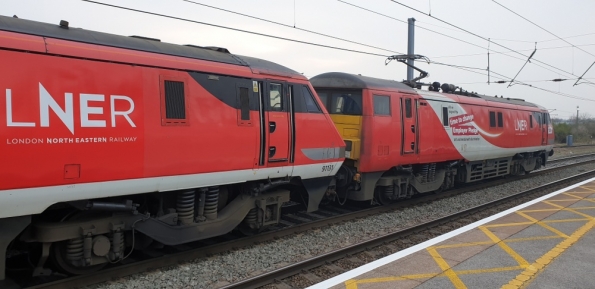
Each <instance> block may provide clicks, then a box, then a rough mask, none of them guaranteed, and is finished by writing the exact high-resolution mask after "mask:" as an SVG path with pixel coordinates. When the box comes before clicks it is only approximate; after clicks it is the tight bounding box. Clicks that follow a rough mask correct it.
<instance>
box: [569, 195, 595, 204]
mask: <svg viewBox="0 0 595 289" xmlns="http://www.w3.org/2000/svg"><path fill="white" fill-rule="evenodd" d="M564 194H565V195H568V196H571V197H575V198H579V199H581V200H583V201H587V202H591V203H595V200H593V199H590V198H581V197H579V196H575V195H573V194H570V193H564ZM587 194H591V193H587Z"/></svg>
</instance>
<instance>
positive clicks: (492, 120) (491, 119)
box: [490, 111, 496, 127]
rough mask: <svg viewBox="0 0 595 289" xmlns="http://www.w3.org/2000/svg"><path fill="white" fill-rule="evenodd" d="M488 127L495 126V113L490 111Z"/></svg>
mask: <svg viewBox="0 0 595 289" xmlns="http://www.w3.org/2000/svg"><path fill="white" fill-rule="evenodd" d="M490 127H496V113H495V112H493V111H490Z"/></svg>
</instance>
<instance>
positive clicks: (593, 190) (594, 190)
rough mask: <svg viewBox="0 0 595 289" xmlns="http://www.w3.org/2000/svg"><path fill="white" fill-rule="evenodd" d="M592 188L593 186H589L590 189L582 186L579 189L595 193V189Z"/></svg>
mask: <svg viewBox="0 0 595 289" xmlns="http://www.w3.org/2000/svg"><path fill="white" fill-rule="evenodd" d="M590 187H591V186H589V187H587V186H581V187H579V188H581V189H585V190H589V191H592V192H595V189H591V188H590ZM594 187H595V186H594ZM583 193H584V192H583Z"/></svg>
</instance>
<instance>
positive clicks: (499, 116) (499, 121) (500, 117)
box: [498, 112, 504, 127]
mask: <svg viewBox="0 0 595 289" xmlns="http://www.w3.org/2000/svg"><path fill="white" fill-rule="evenodd" d="M498 127H504V119H503V118H502V113H501V112H499V113H498Z"/></svg>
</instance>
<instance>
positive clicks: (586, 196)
mask: <svg viewBox="0 0 595 289" xmlns="http://www.w3.org/2000/svg"><path fill="white" fill-rule="evenodd" d="M593 227H595V178H593V179H590V180H587V181H583V182H580V183H578V184H575V185H572V186H570V187H567V188H564V189H562V190H558V191H556V192H553V193H551V194H548V195H546V196H543V197H540V198H538V199H535V200H532V201H530V202H527V203H525V204H522V205H519V206H516V207H514V208H511V209H509V210H506V211H504V212H501V213H498V214H496V215H493V216H490V217H488V218H485V219H482V220H479V221H477V222H474V223H472V224H469V225H467V226H465V227H462V228H459V229H457V230H454V231H451V232H449V233H447V234H444V235H441V236H439V237H436V238H434V239H431V240H428V241H426V242H423V243H420V244H417V245H415V246H413V247H410V248H407V249H405V250H402V251H399V252H397V253H394V254H392V255H389V256H386V257H384V258H382V259H378V260H376V261H374V262H371V263H368V264H366V265H363V266H361V267H358V268H355V269H353V270H351V271H348V272H345V273H343V274H341V275H338V276H335V277H333V278H330V279H328V280H325V281H323V282H320V283H318V284H315V285H313V286H310V287H308V289H319V288H333V289H338V288H346V289H356V288H358V289H363V288H366V289H371V288H482V289H485V288H595V274H593V272H594V270H595V269H594V266H593V264H595V230H592V229H593Z"/></svg>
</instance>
